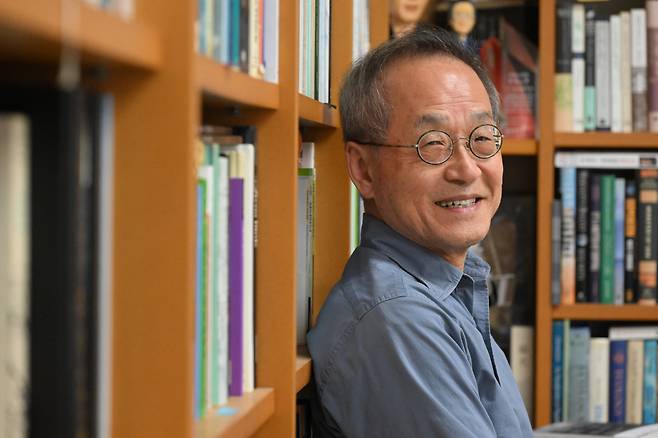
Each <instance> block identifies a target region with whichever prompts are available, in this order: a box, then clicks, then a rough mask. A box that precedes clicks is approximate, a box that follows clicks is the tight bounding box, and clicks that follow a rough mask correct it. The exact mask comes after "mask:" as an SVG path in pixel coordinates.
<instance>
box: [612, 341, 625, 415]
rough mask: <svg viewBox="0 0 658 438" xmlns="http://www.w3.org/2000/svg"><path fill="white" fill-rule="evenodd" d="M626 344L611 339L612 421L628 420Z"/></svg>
mask: <svg viewBox="0 0 658 438" xmlns="http://www.w3.org/2000/svg"><path fill="white" fill-rule="evenodd" d="M626 344H627V342H626V341H624V340H618V341H610V406H609V412H610V420H609V421H610V422H611V423H624V422H625V420H626Z"/></svg>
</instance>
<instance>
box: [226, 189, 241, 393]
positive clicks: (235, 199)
mask: <svg viewBox="0 0 658 438" xmlns="http://www.w3.org/2000/svg"><path fill="white" fill-rule="evenodd" d="M243 193H244V180H243V179H242V178H231V179H230V180H229V223H228V229H229V236H228V239H229V240H228V245H229V276H228V282H229V301H228V306H229V308H228V310H229V316H228V321H229V328H228V331H229V342H228V354H229V363H230V366H229V376H230V377H229V389H228V391H229V395H230V396H234V397H238V396H241V395H242V392H243V369H242V361H243V348H244V342H243V339H244V327H243V318H244V314H243V305H244V304H243V300H244V289H243V287H244V284H243V282H244V277H243V271H244V266H243V264H244V259H243V250H244V236H243V233H244V227H243V221H244V217H243V215H244V206H243V202H244V194H243Z"/></svg>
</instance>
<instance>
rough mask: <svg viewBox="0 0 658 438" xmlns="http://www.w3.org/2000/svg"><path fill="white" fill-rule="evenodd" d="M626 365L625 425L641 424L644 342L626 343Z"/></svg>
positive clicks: (632, 341) (638, 340)
mask: <svg viewBox="0 0 658 438" xmlns="http://www.w3.org/2000/svg"><path fill="white" fill-rule="evenodd" d="M627 348H628V362H627V363H626V423H628V424H642V392H643V385H644V378H643V377H644V341H643V340H642V339H634V340H631V341H628V347H627Z"/></svg>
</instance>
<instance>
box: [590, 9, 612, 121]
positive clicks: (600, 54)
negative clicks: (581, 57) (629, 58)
mask: <svg viewBox="0 0 658 438" xmlns="http://www.w3.org/2000/svg"><path fill="white" fill-rule="evenodd" d="M602 18H603V19H602ZM594 35H595V38H596V43H595V45H596V55H595V56H596V61H595V62H596V64H595V68H596V73H595V74H596V84H595V87H596V129H597V131H609V130H610V114H611V112H610V111H611V107H610V21H609V20H608V19H607V17H600V16H598V15H597V17H596V21H595V23H594Z"/></svg>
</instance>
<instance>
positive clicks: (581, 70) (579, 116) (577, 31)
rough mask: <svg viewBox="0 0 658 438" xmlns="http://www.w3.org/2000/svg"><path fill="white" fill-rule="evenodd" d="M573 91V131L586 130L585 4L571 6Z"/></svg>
mask: <svg viewBox="0 0 658 438" xmlns="http://www.w3.org/2000/svg"><path fill="white" fill-rule="evenodd" d="M571 53H572V58H571V93H572V106H573V112H572V118H573V127H572V129H573V131H574V132H583V131H584V130H585V5H583V4H582V3H574V4H573V5H572V6H571Z"/></svg>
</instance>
